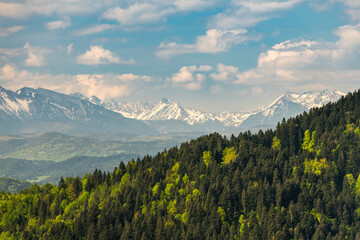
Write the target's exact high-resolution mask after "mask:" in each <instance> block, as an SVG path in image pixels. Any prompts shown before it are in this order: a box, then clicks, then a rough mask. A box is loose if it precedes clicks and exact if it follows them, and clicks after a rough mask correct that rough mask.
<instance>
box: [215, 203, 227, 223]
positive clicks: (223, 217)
mask: <svg viewBox="0 0 360 240" xmlns="http://www.w3.org/2000/svg"><path fill="white" fill-rule="evenodd" d="M217 213H218V214H219V216H220V218H221V221H222V222H225V217H226V213H225V210H224V209H223V208H222V207H220V206H219V207H218V210H217Z"/></svg>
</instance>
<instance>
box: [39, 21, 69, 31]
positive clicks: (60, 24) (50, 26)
mask: <svg viewBox="0 0 360 240" xmlns="http://www.w3.org/2000/svg"><path fill="white" fill-rule="evenodd" d="M70 26H71V21H70V18H66V19H65V20H58V21H52V22H48V23H46V24H45V27H46V28H47V29H49V30H55V29H60V28H62V29H65V28H67V27H70Z"/></svg>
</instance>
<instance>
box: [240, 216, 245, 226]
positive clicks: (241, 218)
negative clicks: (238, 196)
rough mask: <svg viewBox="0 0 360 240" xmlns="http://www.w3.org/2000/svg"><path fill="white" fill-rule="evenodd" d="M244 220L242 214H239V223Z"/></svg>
mask: <svg viewBox="0 0 360 240" xmlns="http://www.w3.org/2000/svg"><path fill="white" fill-rule="evenodd" d="M244 222H245V217H244V214H241V215H240V217H239V223H240V224H242V223H244Z"/></svg>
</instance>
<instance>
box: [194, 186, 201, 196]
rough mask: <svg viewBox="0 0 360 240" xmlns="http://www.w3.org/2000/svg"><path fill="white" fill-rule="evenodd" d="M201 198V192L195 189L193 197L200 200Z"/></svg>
mask: <svg viewBox="0 0 360 240" xmlns="http://www.w3.org/2000/svg"><path fill="white" fill-rule="evenodd" d="M200 196H201V193H200V191H199V190H198V189H196V188H195V189H194V190H193V191H192V197H193V198H198V197H200Z"/></svg>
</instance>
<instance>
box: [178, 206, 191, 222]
mask: <svg viewBox="0 0 360 240" xmlns="http://www.w3.org/2000/svg"><path fill="white" fill-rule="evenodd" d="M188 217H189V214H188V212H187V209H185V212H184V213H183V214H182V215H181V218H180V220H181V221H182V222H183V223H186V222H187V220H188Z"/></svg>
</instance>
